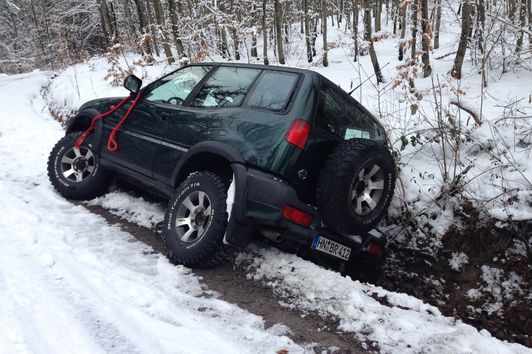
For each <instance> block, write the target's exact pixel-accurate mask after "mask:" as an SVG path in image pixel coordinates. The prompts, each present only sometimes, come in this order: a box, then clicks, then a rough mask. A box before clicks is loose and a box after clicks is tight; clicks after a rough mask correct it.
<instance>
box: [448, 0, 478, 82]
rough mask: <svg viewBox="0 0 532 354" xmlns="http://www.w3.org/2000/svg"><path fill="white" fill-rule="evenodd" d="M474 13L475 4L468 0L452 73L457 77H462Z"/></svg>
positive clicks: (463, 9) (464, 6)
mask: <svg viewBox="0 0 532 354" xmlns="http://www.w3.org/2000/svg"><path fill="white" fill-rule="evenodd" d="M472 13H473V4H472V3H470V2H469V1H468V0H466V2H464V4H463V6H462V31H461V33H460V42H459V43H458V50H457V51H456V57H455V58H454V64H453V69H452V70H451V75H452V76H453V77H454V78H456V79H461V78H462V64H463V63H464V57H465V54H466V49H467V42H468V40H469V34H470V32H471V14H472Z"/></svg>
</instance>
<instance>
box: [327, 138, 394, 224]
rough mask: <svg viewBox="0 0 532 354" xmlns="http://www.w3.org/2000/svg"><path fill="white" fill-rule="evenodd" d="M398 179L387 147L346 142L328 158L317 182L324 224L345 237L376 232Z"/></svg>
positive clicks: (359, 141) (362, 141)
mask: <svg viewBox="0 0 532 354" xmlns="http://www.w3.org/2000/svg"><path fill="white" fill-rule="evenodd" d="M395 178H396V167H395V163H394V160H393V158H392V156H391V154H390V151H389V150H388V148H387V147H386V145H384V144H383V143H379V142H376V141H372V140H367V139H352V140H347V141H345V142H343V143H342V144H340V145H339V146H338V147H336V148H335V149H334V150H333V152H332V153H331V154H330V155H329V156H328V158H327V160H326V161H325V164H324V167H323V169H322V171H321V174H320V178H319V181H318V194H317V204H318V209H319V211H320V215H321V217H322V220H323V221H324V222H325V224H326V225H327V226H328V227H330V228H332V229H334V230H336V231H337V232H340V233H343V234H359V233H363V232H366V231H368V230H371V229H373V228H374V227H375V226H376V225H377V224H378V223H379V221H380V220H381V218H382V217H383V215H384V213H385V212H386V210H387V209H388V207H389V205H390V202H391V200H392V197H393V192H394V189H395Z"/></svg>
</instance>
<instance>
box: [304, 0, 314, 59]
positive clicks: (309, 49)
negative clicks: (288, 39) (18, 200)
mask: <svg viewBox="0 0 532 354" xmlns="http://www.w3.org/2000/svg"><path fill="white" fill-rule="evenodd" d="M308 2H309V0H303V4H302V6H303V17H304V23H305V44H306V46H307V61H308V62H309V63H312V45H311V43H310V17H309V14H308Z"/></svg>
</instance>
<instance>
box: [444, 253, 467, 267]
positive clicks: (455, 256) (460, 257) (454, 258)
mask: <svg viewBox="0 0 532 354" xmlns="http://www.w3.org/2000/svg"><path fill="white" fill-rule="evenodd" d="M468 263H469V258H468V257H467V254H465V253H464V252H453V253H452V254H451V258H450V259H449V266H450V267H451V269H452V270H455V271H457V272H459V271H460V270H461V269H462V267H463V266H464V265H466V264H468Z"/></svg>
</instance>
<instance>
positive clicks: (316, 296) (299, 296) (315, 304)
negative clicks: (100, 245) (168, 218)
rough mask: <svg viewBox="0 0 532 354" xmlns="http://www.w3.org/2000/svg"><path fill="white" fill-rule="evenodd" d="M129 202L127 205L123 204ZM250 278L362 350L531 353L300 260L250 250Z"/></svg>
mask: <svg viewBox="0 0 532 354" xmlns="http://www.w3.org/2000/svg"><path fill="white" fill-rule="evenodd" d="M126 200H127V203H126V202H124V201H126ZM89 204H93V205H101V206H103V207H104V208H106V209H108V210H109V211H110V212H111V213H113V214H115V215H117V216H120V217H122V218H123V219H125V220H127V221H129V222H133V223H137V224H139V225H141V226H143V223H142V222H138V220H154V221H156V222H158V221H161V220H162V219H163V217H164V210H163V209H162V208H160V207H158V205H157V204H153V203H150V202H147V201H145V200H144V199H143V198H139V197H132V196H129V195H128V194H126V193H124V192H112V193H110V194H108V195H106V196H103V197H101V198H97V199H95V200H93V201H90V202H89ZM236 263H237V264H240V265H241V266H243V267H244V268H245V269H246V270H247V273H248V278H249V279H253V280H255V281H259V282H261V283H263V284H265V285H266V286H267V287H270V288H272V290H273V292H274V293H275V294H276V295H277V296H278V298H279V301H280V303H281V305H282V306H283V307H286V308H287V310H296V311H300V312H303V313H309V312H312V313H315V314H318V315H320V316H321V317H323V318H327V319H333V320H335V321H338V322H339V326H338V329H339V330H342V331H345V332H351V333H353V335H354V336H355V337H356V338H357V339H358V340H360V342H361V343H363V344H362V345H363V346H364V347H366V348H372V347H373V345H376V346H378V348H380V350H381V351H382V352H383V353H401V354H403V353H449V354H450V353H494V354H495V353H497V354H500V353H532V350H530V349H527V348H525V347H523V346H521V345H517V344H508V343H506V342H503V341H500V340H498V339H496V338H493V337H491V335H490V334H489V332H488V331H486V330H481V331H478V330H476V329H475V328H474V327H472V326H469V325H466V324H464V323H462V322H461V321H459V320H458V321H457V320H455V319H453V318H450V317H445V316H442V315H441V313H440V311H439V310H438V308H436V307H434V306H431V305H428V304H425V303H423V301H421V300H419V299H416V298H415V297H412V296H409V295H406V294H401V293H395V292H391V291H387V290H385V289H383V288H381V287H377V286H373V285H371V284H363V283H360V282H359V281H356V280H352V279H350V278H349V277H347V276H346V277H343V276H341V275H340V274H339V273H336V272H333V271H330V270H326V269H323V268H322V267H320V266H317V265H315V264H313V263H311V262H309V261H305V260H303V259H301V258H300V257H297V256H295V255H292V254H287V253H284V252H282V251H278V250H274V249H264V248H259V247H257V246H252V247H250V248H249V249H248V250H246V251H245V252H242V253H240V254H239V255H238V256H237V259H236Z"/></svg>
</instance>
